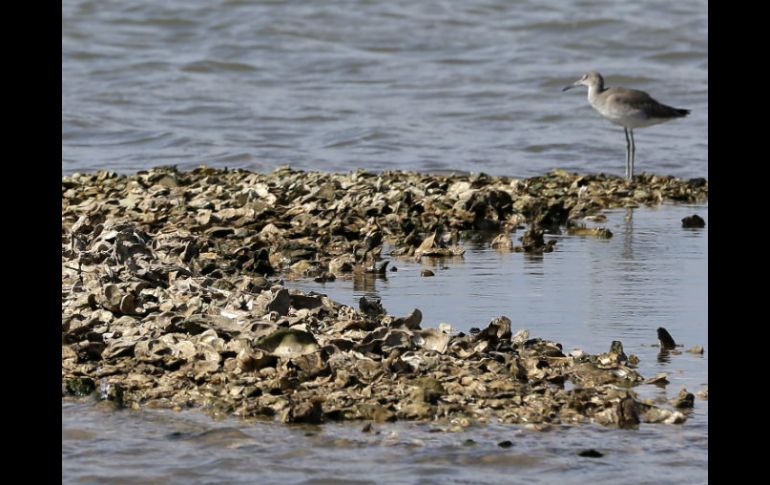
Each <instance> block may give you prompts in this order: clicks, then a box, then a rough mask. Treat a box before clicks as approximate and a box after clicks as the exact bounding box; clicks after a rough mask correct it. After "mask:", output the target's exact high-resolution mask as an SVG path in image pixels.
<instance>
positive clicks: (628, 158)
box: [623, 127, 631, 180]
mask: <svg viewBox="0 0 770 485" xmlns="http://www.w3.org/2000/svg"><path fill="white" fill-rule="evenodd" d="M623 132H624V133H625V134H626V179H627V180H628V179H630V175H629V173H630V171H631V140H629V138H628V128H626V127H623Z"/></svg>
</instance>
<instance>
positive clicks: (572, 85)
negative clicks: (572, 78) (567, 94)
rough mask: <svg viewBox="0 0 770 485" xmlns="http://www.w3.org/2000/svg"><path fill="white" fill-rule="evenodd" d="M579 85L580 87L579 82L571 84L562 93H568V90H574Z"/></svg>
mask: <svg viewBox="0 0 770 485" xmlns="http://www.w3.org/2000/svg"><path fill="white" fill-rule="evenodd" d="M579 85H580V84H579V81H576V82H574V83H573V84H570V85H569V86H567V87H565V88H564V89H562V90H561V91H562V92H564V91H566V90H568V89H572V88H574V87H575V86H579Z"/></svg>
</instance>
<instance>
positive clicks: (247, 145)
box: [62, 0, 709, 485]
mask: <svg viewBox="0 0 770 485" xmlns="http://www.w3.org/2000/svg"><path fill="white" fill-rule="evenodd" d="M707 5H708V4H707V1H706V0H685V1H680V2H662V1H651V0H640V1H635V2H614V3H609V2H599V1H595V0H582V1H558V0H542V1H541V0H537V1H536V0H520V1H507V0H506V1H504V0H465V1H435V0H431V1H421V2H414V1H402V0H391V1H387V2H382V1H369V0H328V1H323V2H321V1H318V2H314V1H308V0H286V1H254V2H252V1H245V0H243V1H241V0H211V1H207V2H183V1H179V0H169V1H163V2H157V1H148V0H135V1H131V2H122V1H116V0H104V1H94V0H64V1H63V2H62V173H63V174H69V173H73V172H75V171H90V170H96V169H102V168H107V169H111V170H116V171H120V172H133V171H136V170H140V169H145V168H149V167H152V166H157V165H165V164H176V165H178V166H179V167H180V168H191V167H194V166H197V165H199V164H208V165H211V166H217V167H222V166H227V167H240V168H249V169H252V170H258V171H265V170H271V169H273V168H274V167H276V166H279V165H283V164H291V165H292V166H293V167H295V168H301V169H306V170H322V171H349V170H355V169H358V168H364V169H368V170H382V169H409V170H421V171H437V170H464V171H476V172H478V171H483V172H487V173H491V174H504V175H512V176H532V175H539V174H542V173H544V172H546V171H548V170H550V169H552V168H554V167H561V168H565V169H568V170H571V171H578V172H581V173H585V172H600V171H601V172H609V173H614V174H622V173H623V169H624V161H623V157H624V149H625V146H624V141H625V140H624V137H623V134H622V130H621V129H620V128H619V127H616V126H614V125H611V124H610V123H609V122H607V121H605V120H603V119H601V117H600V116H599V115H598V114H597V113H596V112H594V111H593V110H592V109H591V108H590V107H589V105H588V103H587V101H586V99H585V90H584V88H581V89H576V90H572V91H568V92H566V93H564V92H562V91H561V88H562V87H564V86H566V85H567V84H570V83H572V82H573V81H575V80H576V79H577V78H578V77H579V76H580V75H581V74H582V73H583V72H585V71H587V70H592V69H593V70H598V71H600V72H602V73H603V74H604V75H605V77H606V80H607V83H608V85H624V86H628V87H634V88H638V89H643V90H647V91H649V92H650V93H651V94H652V95H653V96H654V97H655V98H657V99H658V100H659V101H661V102H664V103H666V104H671V105H673V106H676V107H680V108H688V109H691V110H692V114H691V115H690V116H689V117H687V118H685V119H682V120H677V121H674V122H671V123H669V124H665V125H658V126H654V127H650V128H646V129H643V130H638V131H637V132H636V142H637V147H638V150H637V164H636V167H637V171H650V172H655V173H660V174H667V175H668V174H670V175H676V176H680V177H708V39H707V35H708V24H707V20H708V19H707ZM578 91H580V92H578ZM694 212H695V213H698V214H699V215H701V216H702V217H704V218H705V219H706V221H707V222H708V208H707V207H706V206H679V205H676V206H675V205H666V206H663V207H660V208H658V209H637V210H633V211H626V210H616V211H610V212H609V213H608V215H609V220H608V222H607V227H608V228H609V229H610V230H611V231H612V232H613V233H614V237H613V238H611V239H609V240H597V239H594V238H583V237H571V236H563V235H552V236H550V237H552V238H556V239H557V241H558V242H557V246H556V248H557V249H556V251H555V252H554V253H550V254H546V255H545V256H543V257H530V256H526V255H523V254H519V253H504V254H501V253H498V252H496V251H494V250H492V249H490V248H489V245H488V243H487V242H485V241H484V240H483V239H478V241H477V242H473V241H472V240H467V241H464V243H463V244H464V245H465V247H466V248H467V252H466V254H465V256H464V257H463V258H456V259H451V260H445V261H443V262H441V263H435V264H429V263H425V265H423V264H418V263H415V262H413V261H410V260H401V259H395V260H392V261H391V264H392V265H395V266H396V267H397V268H398V271H397V272H389V273H388V274H387V279H364V280H352V279H348V280H345V279H340V280H337V281H335V282H333V283H327V284H319V283H315V282H312V281H287V282H286V284H287V285H290V286H294V287H299V288H302V289H304V290H306V291H317V292H322V293H326V294H328V295H330V296H331V297H332V298H334V299H336V300H338V301H340V302H343V303H346V304H351V305H356V304H357V301H358V299H359V298H360V297H361V296H364V295H366V296H370V297H371V296H374V297H378V298H381V299H382V303H383V305H384V306H385V308H386V309H387V310H388V311H389V312H390V313H391V314H395V315H405V314H407V313H408V312H409V311H411V310H412V309H413V308H415V307H417V308H420V310H422V312H423V314H424V320H423V326H424V327H427V326H435V325H438V323H440V322H448V323H451V324H452V325H453V326H454V327H455V328H457V329H460V330H465V331H467V330H469V329H470V328H471V327H474V326H475V327H483V326H485V325H486V324H487V323H488V322H489V321H490V320H491V319H492V318H494V317H496V316H499V315H506V316H508V317H510V318H511V320H512V321H513V326H514V328H515V329H518V328H529V329H530V331H531V333H532V335H533V336H538V337H544V338H549V339H553V340H556V341H558V342H561V343H562V344H563V345H564V347H565V350H569V349H572V348H575V347H579V348H582V349H584V350H585V351H588V352H592V353H594V352H601V351H606V350H607V349H608V348H609V345H610V342H611V341H612V340H621V341H622V342H623V344H624V347H625V349H626V352H627V353H634V354H637V355H638V356H639V357H640V359H641V363H640V367H639V370H640V372H641V373H642V374H643V375H645V376H650V375H653V374H654V373H656V372H668V373H669V380H670V381H671V384H670V385H669V386H668V388H666V389H659V388H657V387H654V386H641V387H639V388H638V391H639V392H640V394H642V396H644V397H653V398H660V399H669V400H670V399H672V398H673V397H674V396H675V395H676V393H677V392H678V391H679V389H680V388H681V387H682V386H685V387H687V389H688V390H690V391H692V392H695V391H697V390H699V389H701V388H703V387H705V386H707V384H708V356H709V347H708V333H707V328H708V315H707V298H708V289H707V283H708V278H707V277H708V263H707V261H708V260H707V257H708V245H707V241H708V239H707V235H708V226H706V229H698V230H692V229H690V230H686V229H682V228H681V227H680V226H681V224H680V219H681V218H682V217H684V216H685V215H690V214H692V213H694ZM519 235H520V233H518V234H515V235H514V237H518V236H519ZM426 266H427V267H429V268H430V269H432V270H433V271H434V272H435V273H436V276H434V277H432V278H422V277H420V270H421V269H423V268H424V267H426ZM658 326H664V327H666V328H668V329H669V331H670V332H671V333H672V335H673V336H674V338H675V339H676V340H677V341H679V342H681V343H682V344H684V345H685V346H686V347H688V348H689V347H691V346H693V345H703V346H704V347H705V348H706V353H705V355H703V356H700V355H694V354H690V353H682V354H680V355H671V356H668V357H664V356H659V355H658V352H657V350H658V349H657V348H656V347H655V346H654V344H655V342H656V335H655V329H656V328H657V327H658ZM361 426H362V425H361V424H360V423H353V424H330V425H325V426H323V427H317V428H315V427H307V428H306V427H288V426H282V425H279V424H276V423H267V422H265V423H262V422H260V423H254V424H246V423H242V422H239V421H235V420H225V421H212V420H211V419H210V418H209V417H208V416H206V415H203V414H201V413H197V412H184V413H174V412H169V411H156V410H143V411H139V412H129V411H125V412H112V411H107V410H105V409H103V408H101V407H100V406H98V405H97V406H95V405H93V404H92V403H91V402H90V401H88V400H86V401H71V400H66V401H63V402H62V472H63V478H64V480H63V481H64V482H65V483H89V484H90V483H110V484H121V483H123V484H129V483H131V484H133V483H137V484H138V483H142V484H154V483H157V484H161V483H162V484H166V483H243V484H252V483H260V484H267V483H280V484H285V483H306V484H325V483H348V484H358V483H362V484H363V483H367V484H368V483H378V484H379V483H415V484H416V483H420V484H423V483H436V484H441V485H446V484H453V483H490V484H499V483H527V484H532V483H564V484H572V483H575V484H578V483H579V484H584V483H606V484H615V483H651V484H652V483H655V484H658V483H677V484H682V483H706V482H707V480H708V476H707V464H708V401H704V400H701V399H696V403H695V409H694V410H693V412H692V414H691V415H690V417H689V419H688V421H687V422H686V423H685V424H683V425H644V424H643V425H642V426H641V428H640V429H639V430H636V431H625V430H617V429H611V428H603V427H599V426H593V425H586V426H578V427H556V428H555V429H553V430H552V431H549V432H545V433H539V432H533V431H527V430H526V429H524V428H523V427H521V426H510V425H500V424H495V423H491V424H489V425H488V426H483V427H472V428H470V429H467V430H465V431H462V432H435V431H436V430H437V429H438V428H441V429H443V427H439V426H437V425H435V424H409V423H394V424H388V425H382V426H379V425H378V426H375V433H371V434H370V433H362V432H361ZM469 440H472V441H469ZM503 440H510V441H512V442H513V446H512V447H510V448H500V447H498V446H497V443H499V442H501V441H503ZM586 448H595V449H597V450H599V451H601V452H602V453H604V457H602V458H583V457H580V456H578V454H577V453H578V452H579V451H581V450H584V449H586Z"/></svg>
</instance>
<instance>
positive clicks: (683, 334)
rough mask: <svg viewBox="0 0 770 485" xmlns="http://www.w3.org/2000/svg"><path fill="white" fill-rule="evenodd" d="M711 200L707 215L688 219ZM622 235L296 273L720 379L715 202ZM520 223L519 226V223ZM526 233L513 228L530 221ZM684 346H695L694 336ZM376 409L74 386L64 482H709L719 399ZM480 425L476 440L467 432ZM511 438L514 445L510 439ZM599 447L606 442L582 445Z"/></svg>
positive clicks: (675, 381) (625, 214)
mask: <svg viewBox="0 0 770 485" xmlns="http://www.w3.org/2000/svg"><path fill="white" fill-rule="evenodd" d="M693 213H697V214H698V215H700V216H701V217H703V218H704V219H705V220H706V223H707V225H706V227H705V228H704V229H683V228H681V222H680V220H681V218H682V217H684V216H686V215H691V214H693ZM607 215H608V221H607V222H606V223H604V224H603V225H605V226H606V227H608V228H609V229H610V230H611V231H612V232H613V234H614V236H613V237H612V238H611V239H609V240H599V239H595V238H591V237H575V236H551V237H556V238H557V240H558V243H557V245H556V250H555V252H553V253H550V254H546V255H544V256H543V257H542V258H534V257H531V256H527V255H524V254H521V253H505V254H501V253H498V252H497V251H495V250H493V249H490V248H489V247H488V245H483V244H481V243H479V244H477V245H475V246H474V245H473V244H471V243H469V242H467V241H466V242H465V243H464V244H465V246H466V248H467V249H468V251H467V252H466V254H465V255H464V257H463V258H455V259H452V260H446V261H444V262H443V263H441V264H437V265H434V266H430V267H431V268H432V269H433V271H434V272H435V273H436V276H434V277H432V278H423V277H420V275H419V274H420V270H421V269H422V268H423V267H424V266H423V265H421V264H417V263H414V262H410V261H408V260H394V261H392V264H395V265H396V266H397V267H398V271H397V272H393V273H390V272H389V273H388V275H387V280H372V281H367V282H360V281H359V282H355V281H353V280H352V279H351V280H342V279H340V280H337V281H335V282H333V283H326V284H320V283H315V282H313V281H291V282H287V285H290V286H294V287H299V288H302V289H304V290H313V291H318V292H323V293H326V294H328V295H329V296H331V297H332V298H333V299H335V300H337V301H340V302H342V303H347V304H357V300H358V298H360V297H361V296H362V295H367V296H377V297H379V298H381V299H382V303H383V305H384V306H385V308H386V309H388V311H389V312H390V313H391V314H395V315H404V314H406V313H407V312H409V311H411V309H412V308H415V307H418V308H420V310H421V311H422V312H423V314H424V320H423V325H422V326H423V327H429V326H435V325H437V324H438V323H439V322H442V321H443V322H449V323H451V324H452V325H453V326H454V327H455V328H457V329H460V330H468V329H469V328H470V327H471V326H479V327H483V326H485V325H486V324H487V323H488V322H489V321H490V320H491V319H492V318H494V317H496V316H498V315H506V316H508V317H510V318H511V320H512V321H513V327H514V329H519V328H528V329H530V332H531V334H532V336H533V337H545V338H550V339H553V340H556V341H558V342H560V343H562V344H563V345H564V348H565V350H566V351H569V350H570V349H572V348H575V347H579V348H582V349H583V350H585V351H587V352H591V353H597V352H602V351H606V350H608V349H609V345H610V342H611V341H612V340H621V341H622V342H623V345H624V348H625V351H626V353H627V354H636V355H638V356H639V357H640V359H641V362H640V364H639V371H640V372H641V373H642V375H644V376H645V377H650V376H652V375H654V374H655V373H657V372H667V373H669V377H668V379H669V380H670V381H671V383H670V384H669V385H668V386H667V388H665V389H660V388H658V387H655V386H651V385H642V386H639V387H637V388H636V390H637V391H638V392H639V393H640V394H641V395H642V396H643V397H652V398H660V399H666V400H670V399H673V397H674V396H676V394H677V393H678V391H679V389H680V388H681V387H683V386H684V387H686V388H687V389H688V390H689V391H691V392H696V391H698V390H700V389H702V388H703V387H705V386H707V385H708V356H709V346H708V304H707V299H708V207H707V206H688V205H664V206H661V207H659V208H655V209H648V208H640V209H634V210H632V211H631V210H626V209H620V210H612V211H608V212H607ZM519 234H520V233H519ZM519 234H517V235H514V236H515V237H516V236H518V235H519ZM659 326H664V327H666V328H667V329H668V330H669V331H670V332H671V334H672V335H673V337H674V338H675V339H676V341H677V342H678V343H681V344H683V345H684V346H685V347H684V348H685V349H687V348H690V347H692V346H694V345H702V346H704V347H705V349H706V352H705V354H704V355H695V354H691V353H688V352H682V353H681V354H673V355H668V356H661V355H659V353H658V348H657V347H656V346H655V343H656V333H655V330H656V328H657V327H659ZM683 350H684V349H683ZM361 428H362V423H347V424H336V423H335V424H329V425H324V426H322V427H294V426H285V425H280V424H277V423H272V422H258V423H252V424H248V423H243V422H239V421H236V420H232V419H227V420H224V421H213V420H211V419H210V418H209V417H208V416H206V415H203V414H200V413H197V412H192V411H188V412H183V413H174V412H171V411H157V410H144V411H139V412H131V411H123V412H111V411H107V410H105V409H102V408H101V407H100V406H94V405H93V404H92V403H91V402H90V401H89V400H85V401H72V400H65V401H63V402H62V472H63V477H64V482H66V483H125V484H128V483H180V482H184V483H244V484H245V483H306V484H324V483H350V484H353V483H436V484H439V483H440V484H442V485H444V484H452V483H490V484H498V483H556V482H558V483H565V484H572V483H575V484H577V483H586V482H591V483H607V484H610V483H620V482H624V483H651V484H652V483H656V484H657V483H677V484H682V483H707V482H708V469H707V466H708V401H704V400H702V399H699V398H696V401H695V408H694V410H693V411H692V413H691V414H690V415H689V419H688V420H687V422H686V423H684V424H683V425H660V424H658V425H652V424H642V425H641V427H640V429H639V430H635V431H634V430H618V429H613V428H604V427H601V426H595V425H581V426H575V427H561V426H559V427H555V428H554V429H553V430H552V431H549V432H535V431H529V430H527V429H525V428H524V427H522V426H515V425H501V424H497V423H491V424H489V425H486V426H475V427H471V428H469V429H467V430H464V431H461V432H445V431H436V430H445V429H446V428H447V426H444V425H436V424H431V423H428V424H414V423H394V424H387V425H375V426H374V429H375V431H376V433H374V434H369V433H363V432H362V431H361ZM467 440H473V442H472V443H471V442H467ZM504 440H510V441H511V442H512V443H513V446H512V447H510V448H501V447H499V446H498V445H497V444H498V443H499V442H501V441H504ZM588 448H594V449H596V450H599V451H600V452H602V453H603V454H604V456H603V457H601V458H584V457H580V456H578V453H579V452H580V451H582V450H585V449H588Z"/></svg>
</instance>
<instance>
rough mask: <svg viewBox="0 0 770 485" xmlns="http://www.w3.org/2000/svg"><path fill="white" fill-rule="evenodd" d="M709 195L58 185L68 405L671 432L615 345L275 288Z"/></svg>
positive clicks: (531, 243) (259, 180) (641, 182)
mask: <svg viewBox="0 0 770 485" xmlns="http://www.w3.org/2000/svg"><path fill="white" fill-rule="evenodd" d="M707 197H708V183H707V182H706V181H705V180H704V179H693V180H680V179H676V178H673V177H658V176H649V175H642V176H638V177H636V178H635V180H634V181H633V182H630V183H629V182H626V181H625V180H622V179H620V178H617V177H611V176H604V175H592V176H580V175H576V174H568V173H566V172H562V171H554V172H553V173H549V174H547V175H545V176H541V177H534V178H530V179H512V178H507V177H492V176H487V175H483V174H476V175H426V174H419V173H408V172H384V173H378V174H375V173H369V172H362V171H359V172H354V173H348V174H327V173H316V172H302V171H294V170H291V169H289V168H281V169H278V170H276V171H275V172H272V173H269V174H260V173H253V172H248V171H243V170H236V171H228V170H218V169H211V168H206V167H203V168H199V169H196V170H193V171H191V172H178V171H176V170H175V169H173V168H158V169H153V170H150V171H145V172H139V173H138V174H135V175H130V176H118V175H116V174H114V173H111V172H98V173H96V174H75V175H73V176H68V177H63V178H62V395H65V394H66V395H88V394H91V393H95V395H97V396H98V397H100V398H102V399H105V400H107V401H108V402H111V403H114V404H115V405H118V406H128V407H134V408H137V407H140V406H159V407H169V408H175V409H181V408H186V407H201V408H203V409H206V410H209V411H210V412H212V413H214V414H220V415H227V414H234V415H237V416H240V417H243V418H253V417H263V416H266V417H272V418H273V419H275V418H277V419H280V420H281V421H283V422H308V423H320V422H325V421H330V420H353V419H365V420H374V421H392V420H397V419H398V420H444V421H446V422H447V423H454V424H459V425H467V424H470V423H473V422H484V421H487V420H490V419H497V420H499V421H501V422H506V423H528V424H531V425H533V426H535V427H540V428H542V427H547V426H549V425H550V424H555V423H576V422H585V421H594V422H598V423H602V424H606V425H616V426H620V427H635V426H637V425H638V423H639V422H640V421H641V422H666V423H681V422H683V421H684V420H685V419H686V414H684V413H686V412H687V411H677V410H676V409H674V408H673V407H665V408H664V407H659V406H657V405H656V404H655V403H653V402H651V401H644V400H640V399H639V398H638V396H637V395H636V393H635V392H634V391H633V387H634V386H635V385H637V384H640V383H642V382H644V378H643V377H642V376H641V375H640V374H639V373H638V372H637V371H636V369H635V365H634V364H633V362H637V361H638V358H636V359H635V358H634V357H635V356H629V357H626V355H625V354H624V353H623V349H622V344H620V343H619V342H613V344H612V347H611V348H610V351H608V352H607V353H604V354H599V355H588V354H583V353H581V352H573V353H570V354H569V355H565V354H564V353H563V352H562V348H561V345H560V344H558V343H555V342H551V341H546V340H541V339H538V338H530V336H529V333H528V332H527V331H526V330H521V331H516V332H514V331H512V328H511V321H510V320H509V319H508V318H507V317H504V316H500V317H497V318H494V319H492V321H491V322H490V323H489V324H488V326H487V327H486V328H485V329H483V330H481V331H479V332H474V333H472V334H469V335H466V334H463V333H461V332H460V333H458V332H455V331H453V330H452V328H451V327H450V326H448V325H444V324H442V325H441V326H440V327H439V328H422V327H421V326H420V323H421V320H422V314H421V312H420V311H419V310H417V309H415V311H414V312H412V313H411V314H410V315H406V316H398V317H397V316H391V315H387V313H386V311H385V309H384V308H382V305H381V304H379V302H376V301H374V302H372V301H367V300H363V301H362V302H361V304H360V308H359V309H354V308H351V307H348V306H345V305H341V304H339V303H336V302H334V301H331V300H330V299H328V298H327V297H325V296H323V295H319V294H313V293H310V294H304V293H301V292H299V291H295V290H289V289H287V288H285V287H283V286H281V284H280V283H279V281H280V280H279V279H278V278H280V277H283V278H287V277H308V278H316V279H317V280H319V281H324V280H328V279H333V278H335V277H349V276H350V275H353V274H357V273H362V272H372V273H381V272H384V271H386V268H387V261H385V262H383V261H382V260H381V253H382V251H383V244H384V243H385V242H387V243H389V249H388V251H390V252H391V254H397V255H402V256H409V257H415V258H420V257H442V256H451V255H457V254H462V252H463V249H462V246H461V244H462V233H463V231H468V230H482V231H494V233H497V234H498V236H497V238H495V241H494V243H495V247H496V248H498V250H521V251H529V252H548V251H549V250H551V249H552V248H553V242H549V241H545V240H544V237H543V233H544V231H546V233H547V231H554V230H560V228H562V229H564V228H566V229H567V230H570V231H572V232H573V233H575V232H576V231H577V233H581V234H582V233H586V234H592V233H593V234H594V235H597V236H598V237H611V234H610V233H609V231H607V230H606V229H602V228H598V229H593V230H586V229H585V228H584V226H581V225H580V221H582V220H585V219H584V218H585V217H586V216H591V215H595V214H597V213H598V212H599V211H601V210H602V209H605V208H611V207H627V206H637V205H642V204H658V203H660V202H662V201H665V200H672V201H681V202H688V203H694V202H701V201H705V200H706V199H707ZM524 223H527V224H528V226H529V230H528V231H527V232H526V233H525V234H524V236H523V237H522V238H521V241H522V245H520V246H514V244H513V242H512V241H511V236H510V234H511V232H512V231H515V230H516V229H517V228H520V227H522V224H524ZM570 228H572V229H570ZM592 231H593V232H592ZM545 257H547V256H545ZM425 284H430V282H429V281H428V282H426V283H425ZM487 318H488V317H487ZM517 320H520V321H526V315H522V316H519V317H518V318H517ZM461 323H465V322H461ZM513 330H515V329H513ZM691 396H692V395H691V394H690V395H686V396H685V397H683V398H682V399H681V400H680V401H681V402H683V403H684V404H685V405H683V404H681V403H679V402H678V403H677V407H678V408H680V409H686V408H687V406H686V405H689V403H691ZM685 398H687V399H685Z"/></svg>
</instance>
